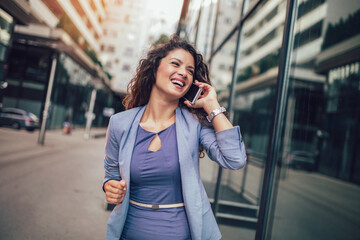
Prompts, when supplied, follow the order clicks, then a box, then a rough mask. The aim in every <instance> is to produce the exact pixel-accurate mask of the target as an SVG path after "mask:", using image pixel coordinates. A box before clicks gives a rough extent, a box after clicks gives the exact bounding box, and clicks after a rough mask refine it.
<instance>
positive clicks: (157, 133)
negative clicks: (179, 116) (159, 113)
mask: <svg viewBox="0 0 360 240" xmlns="http://www.w3.org/2000/svg"><path fill="white" fill-rule="evenodd" d="M175 123H176V122H174V123H172V124H171V125H170V126H168V127H166V128H164V129H162V130H160V131H158V132H153V131H149V130H147V129H145V128H144V127H143V126H141V123H139V126H140V128H141V129H142V130H144V131H145V132H148V133H151V134H154V135H159V134H160V133H162V132H164V131H165V130H167V129H169V128H171V127H172V126H174V125H175Z"/></svg>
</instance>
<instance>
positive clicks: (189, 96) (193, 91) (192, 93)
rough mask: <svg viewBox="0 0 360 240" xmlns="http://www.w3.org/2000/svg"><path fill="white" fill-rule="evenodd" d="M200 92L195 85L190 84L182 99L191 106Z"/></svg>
mask: <svg viewBox="0 0 360 240" xmlns="http://www.w3.org/2000/svg"><path fill="white" fill-rule="evenodd" d="M201 92H202V88H199V87H198V86H197V85H195V83H193V84H191V87H190V88H189V91H187V93H186V94H185V96H184V98H185V99H186V100H188V101H189V102H190V103H191V104H192V105H194V104H195V101H196V100H197V99H198V97H199V96H200V94H201Z"/></svg>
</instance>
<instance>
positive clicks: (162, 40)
mask: <svg viewBox="0 0 360 240" xmlns="http://www.w3.org/2000/svg"><path fill="white" fill-rule="evenodd" d="M168 41H169V37H168V35H166V34H161V35H160V37H159V38H158V40H156V41H155V42H154V43H153V45H154V46H156V45H158V44H164V43H167V42H168Z"/></svg>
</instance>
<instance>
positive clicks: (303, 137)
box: [180, 0, 360, 240]
mask: <svg viewBox="0 0 360 240" xmlns="http://www.w3.org/2000/svg"><path fill="white" fill-rule="evenodd" d="M185 23H186V24H185V26H184V28H183V29H182V31H181V35H180V36H181V37H182V38H184V39H186V40H188V41H190V42H193V43H194V44H195V45H196V47H197V48H198V49H199V50H200V51H201V52H202V53H203V54H204V56H205V58H206V59H207V61H208V64H209V66H210V76H211V81H212V83H213V85H214V86H215V87H216V89H217V92H218V98H219V99H220V101H221V102H222V104H223V105H224V106H226V107H227V108H228V111H229V112H230V118H231V120H232V121H233V123H234V124H236V125H240V127H241V131H242V134H243V138H244V141H245V145H246V147H247V154H248V163H247V165H246V167H245V168H244V169H242V170H240V171H229V170H221V169H218V167H217V166H216V165H215V164H212V163H208V161H202V162H201V165H202V167H201V169H202V172H201V175H202V178H203V181H204V183H205V186H206V188H207V192H208V195H209V198H210V201H212V203H213V207H214V210H215V215H216V217H217V220H218V222H219V224H220V228H221V231H222V234H223V239H229V240H231V239H316V240H318V239H358V238H359V235H360V217H359V216H360V201H359V200H360V130H359V128H358V126H359V124H360V73H359V71H360V2H359V1H357V0H345V1H336V0H297V1H294V0H263V1H261V0H244V1H242V0H192V1H190V5H189V8H188V14H187V15H186V18H185Z"/></svg>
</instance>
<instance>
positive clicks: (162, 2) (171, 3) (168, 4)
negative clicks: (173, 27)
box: [148, 0, 183, 22]
mask: <svg viewBox="0 0 360 240" xmlns="http://www.w3.org/2000/svg"><path fill="white" fill-rule="evenodd" d="M148 1H149V2H150V3H151V4H150V8H153V9H154V10H160V11H161V12H163V13H164V14H165V16H166V19H168V20H169V22H177V21H178V20H179V18H180V14H181V9H182V5H183V0H148Z"/></svg>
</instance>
